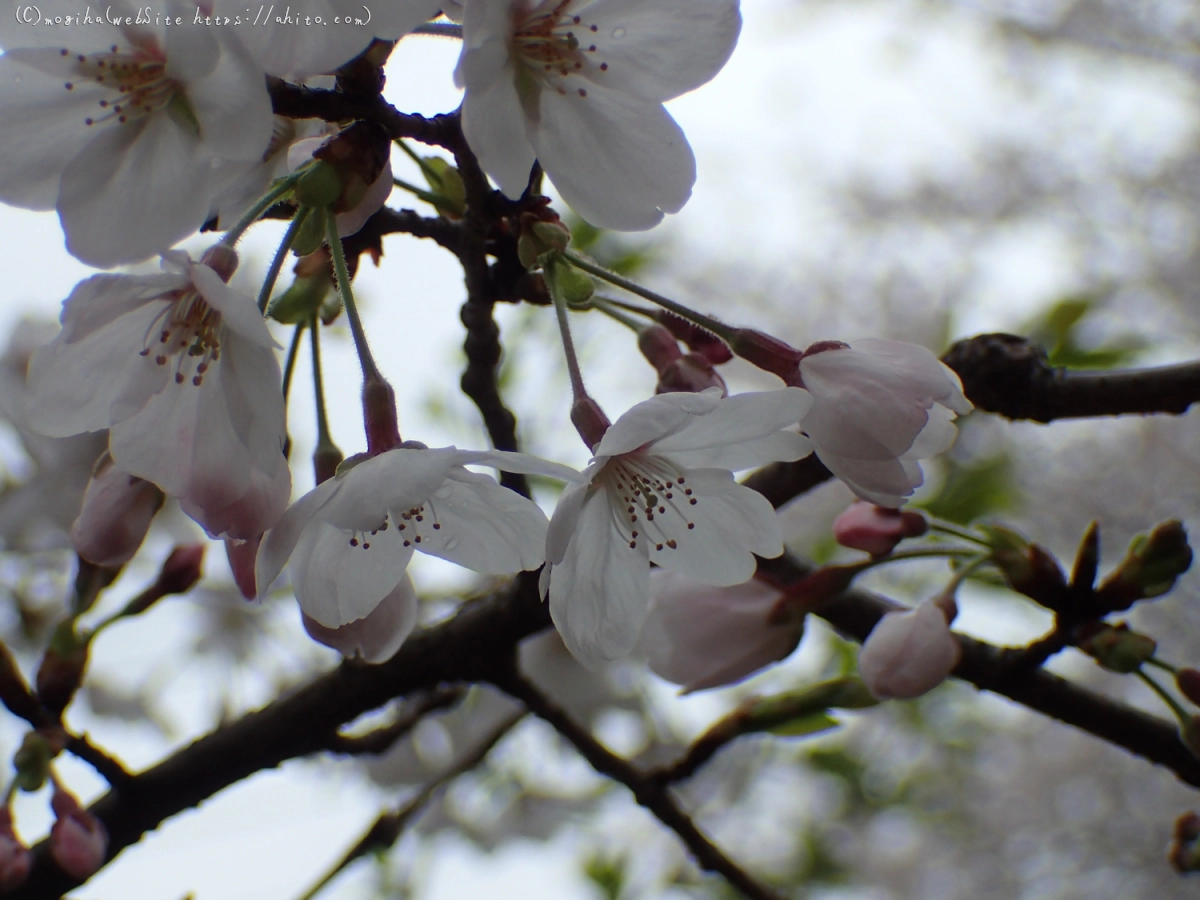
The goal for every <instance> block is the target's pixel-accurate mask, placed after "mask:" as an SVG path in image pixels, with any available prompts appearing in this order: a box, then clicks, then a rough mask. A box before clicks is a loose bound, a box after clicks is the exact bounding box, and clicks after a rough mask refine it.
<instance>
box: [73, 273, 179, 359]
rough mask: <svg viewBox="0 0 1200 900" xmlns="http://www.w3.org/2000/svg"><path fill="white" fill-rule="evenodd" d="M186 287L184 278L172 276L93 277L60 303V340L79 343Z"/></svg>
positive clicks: (83, 282) (79, 285) (80, 283)
mask: <svg viewBox="0 0 1200 900" xmlns="http://www.w3.org/2000/svg"><path fill="white" fill-rule="evenodd" d="M187 284H188V279H187V278H186V277H185V276H180V275H173V274H163V275H93V276H92V277H91V278H88V279H86V280H84V281H81V282H79V284H77V285H75V288H74V290H72V291H71V295H70V296H69V297H67V299H66V300H64V301H63V310H62V315H61V321H62V325H63V333H62V339H63V340H64V341H65V342H67V343H72V342H74V341H77V340H80V339H81V338H84V337H86V336H87V335H89V334H91V333H92V332H94V331H99V330H100V329H101V328H104V327H105V326H106V325H108V324H109V323H111V322H115V321H116V320H117V319H119V318H120V317H121V316H123V315H125V314H126V313H129V312H132V311H133V310H135V309H137V308H138V307H139V306H144V305H145V304H147V303H149V302H150V301H151V300H154V299H156V298H158V297H163V296H165V295H166V294H168V293H170V292H171V291H174V290H178V289H179V288H182V287H186V286H187ZM139 337H140V336H139ZM131 343H132V341H131Z"/></svg>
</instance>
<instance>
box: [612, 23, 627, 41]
mask: <svg viewBox="0 0 1200 900" xmlns="http://www.w3.org/2000/svg"><path fill="white" fill-rule="evenodd" d="M612 36H613V37H615V38H616V39H617V40H620V39H621V38H623V37H625V29H624V28H623V27H622V26H620V25H618V26H617V27H616V28H614V29H613V32H612Z"/></svg>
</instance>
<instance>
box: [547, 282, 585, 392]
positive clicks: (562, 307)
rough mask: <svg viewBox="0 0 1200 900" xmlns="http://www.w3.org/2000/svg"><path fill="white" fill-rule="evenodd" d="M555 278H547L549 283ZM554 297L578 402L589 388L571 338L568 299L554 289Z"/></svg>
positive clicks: (572, 384)
mask: <svg viewBox="0 0 1200 900" xmlns="http://www.w3.org/2000/svg"><path fill="white" fill-rule="evenodd" d="M552 280H553V279H547V282H548V283H549V282H550V281H552ZM550 295H551V297H553V298H554V314H555V315H556V316H557V317H558V333H559V334H561V335H562V342H563V353H564V354H565V355H566V357H567V374H568V375H569V376H570V378H571V395H572V396H573V397H574V399H575V401H576V402H579V401H581V400H584V399H586V398H587V396H588V392H587V388H585V387H584V386H583V372H581V371H580V369H579V359H578V358H577V357H576V356H575V342H574V341H573V340H572V339H571V325H570V323H569V322H568V321H567V299H566V297H564V296H563V295H562V293H561V292H559V291H554V290H552V291H551V292H550Z"/></svg>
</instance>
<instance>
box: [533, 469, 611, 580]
mask: <svg viewBox="0 0 1200 900" xmlns="http://www.w3.org/2000/svg"><path fill="white" fill-rule="evenodd" d="M591 490H592V486H591V485H590V484H572V485H571V486H570V487H568V488H567V489H566V490H565V491H563V493H562V496H561V497H559V498H558V504H557V505H556V506H555V507H554V515H553V516H552V517H551V519H550V527H549V528H548V529H547V530H546V561H547V562H550V563H560V562H562V560H563V557H564V556H566V554H567V546H568V545H569V544H570V543H571V537H572V535H574V534H575V529H576V528H577V527H578V525H579V514H580V512H581V511H582V510H583V504H584V502H585V501H586V500H587V498H588V492H589V491H591ZM593 493H594V491H593ZM601 493H603V492H601ZM547 571H549V567H547ZM545 595H546V592H545V590H543V591H542V596H543V597H544V596H545Z"/></svg>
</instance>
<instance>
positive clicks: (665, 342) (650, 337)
mask: <svg viewBox="0 0 1200 900" xmlns="http://www.w3.org/2000/svg"><path fill="white" fill-rule="evenodd" d="M638 349H639V350H641V351H642V356H644V357H646V359H647V360H648V361H649V362H650V365H652V366H654V369H655V371H657V372H659V373H661V372H662V370H663V369H665V368H666V367H667V366H669V365H670V364H671V363H673V362H675V360H677V359H679V357H681V356H683V351H681V350H680V349H679V344H678V343H677V342H676V340H675V336H674V335H673V334H671V332H670V331H669V330H668V329H666V328H664V327H663V326H662V325H647V326H646V327H645V328H643V329H642V330H641V331H639V332H638Z"/></svg>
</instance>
